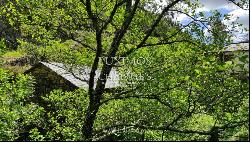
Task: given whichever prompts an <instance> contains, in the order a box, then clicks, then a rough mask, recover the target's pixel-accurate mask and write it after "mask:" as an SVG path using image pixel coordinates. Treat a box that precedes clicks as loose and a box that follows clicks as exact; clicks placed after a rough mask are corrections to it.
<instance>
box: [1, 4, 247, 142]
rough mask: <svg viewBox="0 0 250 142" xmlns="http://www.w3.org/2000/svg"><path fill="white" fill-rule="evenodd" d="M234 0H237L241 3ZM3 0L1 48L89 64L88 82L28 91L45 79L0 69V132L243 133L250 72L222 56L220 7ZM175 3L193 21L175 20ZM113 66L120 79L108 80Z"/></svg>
mask: <svg viewBox="0 0 250 142" xmlns="http://www.w3.org/2000/svg"><path fill="white" fill-rule="evenodd" d="M231 2H233V3H235V2H234V1H231ZM241 2H242V3H235V4H236V5H238V6H239V7H241V6H242V4H243V5H244V3H246V1H241ZM0 4H1V6H0V14H1V19H4V20H1V21H0V28H1V25H4V26H3V27H4V28H3V30H2V29H1V30H2V31H4V32H5V34H3V36H4V37H0V38H4V39H5V41H3V40H1V42H0V47H1V48H0V54H2V53H3V52H6V49H7V50H8V49H9V48H12V49H16V48H15V47H16V45H17V44H18V45H19V46H18V47H19V49H20V50H21V51H25V53H27V56H28V57H29V58H30V59H32V60H33V62H34V63H36V62H39V61H46V62H62V63H65V64H69V65H80V66H83V65H85V66H86V65H87V66H91V71H90V73H89V80H88V84H89V87H88V88H84V89H78V90H75V91H72V92H69V91H68V92H66V91H62V90H60V89H56V90H53V91H51V92H49V93H48V94H43V95H41V96H39V95H38V94H36V95H38V96H34V94H35V93H34V91H35V90H34V88H40V89H42V88H43V87H46V86H50V85H51V84H50V83H53V82H52V81H51V82H47V83H48V84H45V85H43V86H41V87H40V86H39V81H38V80H37V81H36V83H34V80H33V79H32V78H31V77H30V76H27V75H22V74H19V75H17V76H14V75H12V74H11V73H9V72H7V71H5V70H3V69H0V77H1V78H0V83H1V86H0V96H1V102H2V103H1V107H0V108H1V109H0V110H1V111H0V116H1V121H0V139H1V140H47V141H48V140H51V141H52V140H230V139H235V137H236V136H239V135H244V136H248V135H249V134H248V131H247V130H246V128H247V127H248V126H247V124H248V101H249V96H248V93H249V91H248V89H249V81H248V80H242V79H241V78H238V77H237V75H232V72H231V71H232V70H233V69H234V64H233V63H232V61H227V62H223V61H222V60H221V54H222V53H223V47H224V46H225V45H227V44H229V43H230V42H231V35H230V32H231V31H227V30H228V27H226V26H225V25H223V24H222V22H221V17H222V16H223V15H221V14H220V13H219V12H218V11H214V12H213V13H212V16H209V17H206V16H205V14H204V13H198V14H197V13H196V11H195V9H197V8H199V4H198V3H195V2H194V1H189V0H186V1H181V0H169V1H167V3H166V4H167V6H161V5H159V3H157V2H156V1H154V0H134V1H132V0H115V1H113V0H111V1H109V0H94V1H92V0H65V1H60V0H47V1H34V0H14V1H10V0H6V1H3V2H0ZM177 13H184V14H186V15H187V16H188V17H190V19H191V21H190V23H188V24H187V25H182V24H180V23H178V22H176V21H175V20H173V17H174V15H175V14H177ZM224 16H225V18H227V19H228V15H224ZM3 17H4V18H3ZM235 26H236V25H234V27H235ZM204 29H206V30H207V31H209V32H211V33H210V35H206V34H205V30H204ZM8 31H9V32H8ZM6 33H7V34H6ZM8 37H10V38H8ZM8 41H13V42H12V43H13V45H14V46H13V45H6V43H8ZM16 53H18V52H16V51H14V52H8V53H7V55H8V56H9V55H11V56H13V55H14V56H16ZM17 55H18V54H17ZM119 59H124V60H120V61H118V60H119ZM114 68H115V69H117V70H119V72H120V76H121V80H120V81H121V82H120V84H121V86H120V87H118V88H105V85H106V83H107V78H106V77H107V75H109V74H110V72H111V70H112V69H114ZM98 69H100V70H101V72H100V74H98V75H99V76H97V74H96V72H97V70H98ZM41 75H46V73H45V74H41ZM47 75H48V74H47ZM41 78H42V77H41ZM45 78H46V76H45ZM54 81H57V80H54ZM35 84H36V85H37V86H36V87H34V85H35ZM65 88H66V87H65ZM45 89H46V88H45ZM36 91H37V90H36ZM34 99H39V100H34ZM35 102H36V103H35Z"/></svg>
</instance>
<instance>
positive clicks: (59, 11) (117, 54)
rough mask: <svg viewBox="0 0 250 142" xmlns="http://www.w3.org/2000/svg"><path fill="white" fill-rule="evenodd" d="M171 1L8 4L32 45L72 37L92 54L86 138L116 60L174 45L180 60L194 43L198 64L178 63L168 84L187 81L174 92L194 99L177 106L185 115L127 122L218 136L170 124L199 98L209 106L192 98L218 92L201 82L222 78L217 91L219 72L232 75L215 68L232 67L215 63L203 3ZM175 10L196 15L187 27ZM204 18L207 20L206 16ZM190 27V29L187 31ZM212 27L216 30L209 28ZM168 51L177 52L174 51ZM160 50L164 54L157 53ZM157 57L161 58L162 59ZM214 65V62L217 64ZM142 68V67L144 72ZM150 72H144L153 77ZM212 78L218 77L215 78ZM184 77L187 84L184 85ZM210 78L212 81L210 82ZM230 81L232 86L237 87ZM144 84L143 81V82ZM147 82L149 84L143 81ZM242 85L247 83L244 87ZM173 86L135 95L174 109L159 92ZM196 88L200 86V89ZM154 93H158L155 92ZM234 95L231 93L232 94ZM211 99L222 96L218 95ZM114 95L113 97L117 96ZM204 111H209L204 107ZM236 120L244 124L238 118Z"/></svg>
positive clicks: (83, 0) (194, 61)
mask: <svg viewBox="0 0 250 142" xmlns="http://www.w3.org/2000/svg"><path fill="white" fill-rule="evenodd" d="M166 2H167V5H166V6H165V7H163V8H159V5H158V4H157V3H155V2H154V1H151V0H135V1H132V0H115V1H113V0H111V1H108V0H105V1H100V0H96V1H90V0H68V1H63V2H61V1H46V2H43V1H42V2H40V1H15V2H12V1H8V2H7V3H9V4H10V5H12V6H13V7H14V8H13V9H15V10H16V11H17V12H16V11H14V10H13V11H12V12H13V13H18V18H19V22H20V23H21V26H20V27H21V29H22V37H21V38H20V39H22V42H23V44H24V43H32V44H34V45H37V46H40V47H42V46H53V44H54V42H64V41H66V40H72V41H74V42H76V43H79V44H80V45H81V47H82V48H83V49H80V50H81V52H84V51H85V52H88V53H90V54H91V55H92V57H91V59H93V60H92V61H91V72H90V77H89V81H88V84H89V88H88V97H89V103H88V108H87V110H86V112H85V117H84V120H83V121H84V123H83V126H82V133H83V135H84V136H85V139H86V140H92V139H93V136H94V124H95V122H96V119H97V114H98V112H99V110H100V108H101V107H102V105H103V104H104V103H103V101H104V102H105V101H106V100H105V99H106V98H105V94H106V91H107V90H106V88H105V85H106V83H107V76H108V75H109V74H110V71H111V70H112V68H114V67H115V66H116V65H117V63H119V60H115V59H120V61H121V60H122V59H124V58H130V57H131V56H133V55H134V54H136V53H138V52H139V53H141V52H142V53H143V52H144V50H146V49H149V50H150V51H148V52H146V51H145V52H144V53H145V54H148V53H150V52H152V53H154V51H158V47H159V46H165V47H173V48H174V49H178V51H179V52H173V53H176V55H172V57H173V58H174V59H178V58H175V56H177V55H178V56H181V55H183V54H184V53H183V52H182V51H180V49H179V48H180V47H189V48H188V49H187V50H194V51H189V54H190V56H191V53H193V54H198V53H199V56H198V58H196V57H195V56H194V55H193V56H191V57H192V58H187V60H186V61H190V62H192V64H187V65H185V64H184V62H182V66H181V67H180V66H177V65H176V66H173V68H172V69H171V70H169V71H172V72H174V74H173V75H176V76H178V75H180V76H179V78H178V79H176V80H174V81H173V82H168V84H167V88H169V89H170V90H171V89H172V88H176V87H178V86H179V85H181V87H183V88H182V89H180V90H177V91H175V92H172V94H178V93H179V94H182V95H183V98H185V99H184V100H186V101H187V102H189V104H188V105H186V104H182V102H181V101H180V102H178V103H177V104H178V105H177V106H176V107H177V108H179V107H180V108H181V109H180V110H179V113H177V114H178V115H177V116H176V115H172V117H171V118H172V122H170V123H167V125H166V126H162V127H152V126H145V125H138V124H136V125H130V124H126V125H124V126H128V127H129V126H133V127H139V128H141V129H153V130H166V131H174V132H181V133H198V134H204V135H210V134H211V135H212V134H214V131H212V132H196V131H192V130H178V129H177V128H170V126H171V125H173V124H176V123H177V122H178V121H179V119H180V118H182V119H183V118H186V117H188V116H191V114H193V113H194V112H195V111H197V110H196V109H195V106H196V103H197V102H198V104H199V106H200V107H205V106H206V105H207V104H208V103H207V102H204V101H201V100H199V97H198V96H196V97H194V98H192V96H193V95H192V94H202V93H205V94H207V95H208V96H209V93H212V91H211V90H209V89H207V88H202V87H201V88H200V86H202V85H208V84H209V85H212V84H213V83H215V82H216V81H217V83H218V86H216V87H215V88H213V89H217V90H216V91H218V90H220V87H221V85H222V84H223V83H224V82H221V81H218V80H217V79H216V77H218V76H219V77H224V78H227V77H228V76H226V75H225V76H223V75H224V74H219V73H217V72H215V71H211V70H214V69H216V71H218V72H219V70H220V69H221V68H222V70H225V69H226V68H227V66H230V65H228V64H220V65H218V66H217V65H216V64H215V63H217V62H215V61H213V60H216V59H214V58H215V55H216V53H214V52H216V51H218V49H217V48H213V47H216V46H213V45H209V46H208V45H206V37H205V36H204V32H203V30H202V28H201V25H202V26H203V27H205V28H208V27H207V23H208V21H206V20H199V19H198V17H197V15H196V14H195V11H194V9H195V8H197V5H192V3H191V2H190V1H182V0H169V1H166ZM232 2H234V1H232ZM181 4H186V5H187V6H188V7H189V8H191V9H192V10H193V13H191V14H190V13H188V12H187V11H185V10H184V8H183V7H181ZM238 5H239V4H238ZM178 7H181V8H182V9H183V10H178ZM148 13H153V14H148ZM173 13H185V14H186V15H187V16H189V17H190V18H191V19H192V21H191V22H190V23H189V24H187V25H186V26H182V27H181V25H179V24H177V23H174V21H171V20H170V18H169V17H171V15H172V14H173ZM200 16H201V17H202V18H203V19H204V15H203V16H202V15H200ZM13 18H14V17H11V18H10V19H13ZM202 18H200V19H202ZM14 21H15V20H14ZM184 29H187V30H186V31H185V32H183V30H184ZM208 30H209V31H211V30H210V29H209V28H208ZM163 31H164V32H163ZM191 35H194V37H197V38H193V37H192V36H191ZM225 38H226V37H225ZM194 47H196V48H194ZM154 49H155V50H154ZM163 49H164V48H162V51H160V50H161V48H159V51H160V53H161V52H164V51H165V50H163ZM151 50H153V51H151ZM168 50H170V51H171V49H168ZM199 51H200V52H199ZM209 51H213V54H211V53H210V52H209ZM155 54H158V53H157V52H156V53H155ZM203 54H206V56H202V55H203ZM149 55H150V54H149ZM170 55H171V54H170ZM135 57H136V56H135ZM137 58H138V57H137ZM103 59H104V60H103ZM153 59H154V58H153ZM155 59H157V60H160V59H161V57H159V58H155ZM168 61H169V62H171V63H172V64H174V62H173V61H174V60H167V61H166V62H168ZM157 62H159V61H157ZM201 63H202V64H201ZM210 63H213V64H212V65H211V64H210ZM203 65H204V66H206V67H207V68H205V69H204V68H201V66H203ZM199 66H200V67H199ZM145 67H146V66H144V67H143V71H147V72H146V73H150V72H151V71H148V70H147V69H146V68H145ZM158 67H159V66H158ZM185 67H189V68H188V69H190V70H185ZM98 68H100V69H101V73H100V77H99V78H98V80H97V81H95V77H96V71H97V69H98ZM181 69H182V70H181ZM166 70H167V69H166ZM177 70H178V71H180V74H178V73H176V71H177ZM139 71H140V70H139V69H138V72H139ZM141 71H142V70H141ZM184 71H190V75H187V76H183V74H184V73H185V72H184ZM146 73H145V74H144V75H148V74H146ZM157 73H158V74H157V76H159V75H161V76H162V77H164V74H160V73H159V72H157ZM206 75H208V76H209V77H207V76H206ZM181 77H182V78H181ZM210 79H212V81H211V80H210ZM230 79H231V80H230ZM183 80H184V82H185V83H184V85H183ZM210 81H211V82H210ZM187 82H188V83H187ZM204 82H208V83H205V84H204ZM228 82H230V83H232V82H233V79H232V78H229V79H228ZM137 83H138V82H137ZM149 83H151V86H150V87H151V88H152V89H153V90H154V89H155V91H156V90H157V87H155V86H156V84H157V82H156V81H151V82H149ZM230 83H229V85H232V84H230ZM138 84H140V85H141V83H140V82H139V83H138ZM190 84H191V87H190ZM141 86H143V84H142V85H141ZM235 86H237V83H235ZM235 86H234V87H235ZM144 87H148V85H144ZM234 87H232V88H234ZM237 87H242V86H241V85H239V86H237ZM130 88H132V87H130ZM167 88H163V89H162V90H161V89H159V88H158V91H156V92H157V93H158V95H156V96H154V95H153V96H152V95H149V96H140V95H139V96H138V95H137V96H136V95H135V96H132V97H139V98H146V99H153V100H156V101H158V102H160V103H162V104H163V105H164V106H167V107H169V105H168V103H167V101H169V100H168V99H170V98H164V97H163V98H162V96H159V94H161V92H159V90H161V91H163V92H164V91H165V92H166V90H165V89H167ZM194 88H196V89H197V88H198V89H197V90H196V89H194ZM144 89H145V88H144ZM193 89H194V90H193ZM184 90H189V91H190V93H188V94H189V95H188V97H185V96H186V95H187V94H186V93H187V92H186V93H183V92H185V91H184ZM136 91H142V92H143V91H145V90H143V89H142V90H139V89H137V88H132V91H131V92H132V93H134V94H136V93H135V92H136ZM223 91H225V89H223ZM125 92H126V91H125ZM113 93H115V92H113ZM120 93H121V91H120ZM150 93H154V92H153V91H152V92H150ZM126 94H128V93H126ZM228 94H230V93H229V92H228ZM239 94H240V93H239ZM239 94H238V95H239ZM127 97H129V96H124V97H120V98H119V97H118V98H119V99H126V98H127ZM159 97H160V98H159ZM204 97H205V98H204V99H205V100H209V99H210V98H207V96H204ZM211 97H212V98H213V99H215V100H217V99H216V97H215V96H211ZM190 98H192V99H190ZM110 99H111V100H112V95H111V98H110ZM115 99H117V98H115ZM164 99H165V100H164ZM213 99H212V100H209V101H211V103H213V102H214V101H215V100H213ZM244 99H245V97H244ZM163 100H164V101H163ZM190 100H191V101H190ZM226 101H227V100H226ZM229 102H231V101H229ZM223 104H224V103H223ZM182 105H184V107H183V108H182V107H181V106H182ZM170 108H171V107H170ZM222 108H225V107H224V106H220V105H219V104H218V110H222ZM201 111H204V110H203V109H202V110H201ZM208 111H210V108H208ZM211 113H214V111H212V112H211ZM218 114H220V113H216V115H218ZM175 116H176V117H175ZM183 116H185V117H183ZM173 118H174V119H173ZM244 122H245V121H244ZM236 123H241V122H238V121H237V122H236ZM176 125H177V124H176ZM225 125H226V126H225V127H224V126H221V127H222V128H228V127H231V125H227V124H225ZM221 127H220V128H221ZM222 128H221V129H222ZM222 130H224V129H222Z"/></svg>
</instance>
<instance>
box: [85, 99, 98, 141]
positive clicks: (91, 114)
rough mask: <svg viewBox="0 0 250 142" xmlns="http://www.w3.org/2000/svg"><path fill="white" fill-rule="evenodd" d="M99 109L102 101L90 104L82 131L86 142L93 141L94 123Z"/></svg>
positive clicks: (94, 101)
mask: <svg viewBox="0 0 250 142" xmlns="http://www.w3.org/2000/svg"><path fill="white" fill-rule="evenodd" d="M99 107H100V100H98V99H97V100H93V101H90V102H89V106H88V109H87V112H86V118H85V121H84V125H83V130H82V131H83V135H84V136H85V140H87V141H92V137H93V128H94V123H95V119H96V114H97V112H98V110H99Z"/></svg>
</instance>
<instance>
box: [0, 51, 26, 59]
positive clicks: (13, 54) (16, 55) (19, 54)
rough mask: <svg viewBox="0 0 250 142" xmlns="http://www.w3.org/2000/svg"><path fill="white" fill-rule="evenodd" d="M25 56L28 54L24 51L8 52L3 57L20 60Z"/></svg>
mask: <svg viewBox="0 0 250 142" xmlns="http://www.w3.org/2000/svg"><path fill="white" fill-rule="evenodd" d="M25 55H26V53H25V52H23V51H8V52H6V53H5V54H4V55H3V56H2V57H3V58H19V57H22V56H25Z"/></svg>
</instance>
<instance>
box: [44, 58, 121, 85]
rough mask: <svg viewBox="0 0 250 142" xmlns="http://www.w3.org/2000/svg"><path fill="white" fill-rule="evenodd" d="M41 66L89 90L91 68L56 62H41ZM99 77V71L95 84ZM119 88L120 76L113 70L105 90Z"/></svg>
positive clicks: (98, 71)
mask: <svg viewBox="0 0 250 142" xmlns="http://www.w3.org/2000/svg"><path fill="white" fill-rule="evenodd" d="M40 64H42V65H44V66H46V67H47V68H49V69H51V70H52V71H54V72H55V73H57V74H58V75H60V76H62V77H63V78H65V79H66V80H68V81H70V82H71V83H72V84H74V85H75V86H76V87H79V88H88V80H89V74H90V71H91V68H90V67H87V66H83V67H79V66H78V67H76V66H72V65H66V64H63V63H56V62H49V63H48V62H40ZM99 76H100V70H97V71H96V77H95V82H96V81H97V79H98V77H99ZM95 85H96V84H95ZM118 86H119V74H118V72H117V71H116V70H114V69H113V70H111V72H110V74H109V78H108V79H107V83H106V86H105V88H114V87H118Z"/></svg>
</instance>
